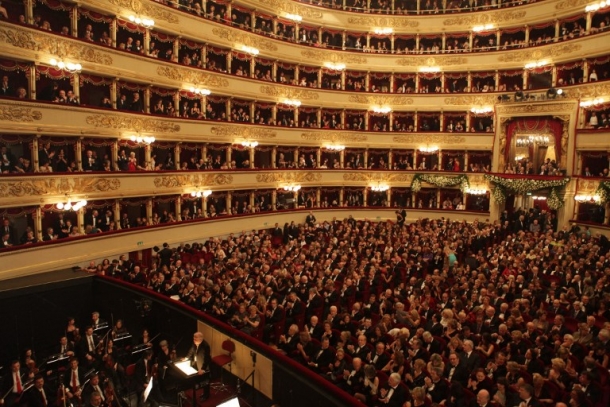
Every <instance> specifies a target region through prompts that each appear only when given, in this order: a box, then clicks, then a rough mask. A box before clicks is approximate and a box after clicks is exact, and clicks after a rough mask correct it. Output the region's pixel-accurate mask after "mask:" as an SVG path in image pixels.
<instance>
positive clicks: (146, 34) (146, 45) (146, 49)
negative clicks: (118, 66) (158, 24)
mask: <svg viewBox="0 0 610 407" xmlns="http://www.w3.org/2000/svg"><path fill="white" fill-rule="evenodd" d="M142 45H143V46H144V54H145V55H148V53H149V52H150V29H148V28H147V29H146V30H145V31H144V44H142Z"/></svg>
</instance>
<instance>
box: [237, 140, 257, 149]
mask: <svg viewBox="0 0 610 407" xmlns="http://www.w3.org/2000/svg"><path fill="white" fill-rule="evenodd" d="M241 145H242V146H244V147H246V148H254V147H256V146H258V141H242V142H241Z"/></svg>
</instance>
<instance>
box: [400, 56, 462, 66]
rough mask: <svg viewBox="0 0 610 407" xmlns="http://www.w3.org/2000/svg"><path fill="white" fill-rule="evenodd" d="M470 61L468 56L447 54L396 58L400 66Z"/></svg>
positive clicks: (446, 64)
mask: <svg viewBox="0 0 610 407" xmlns="http://www.w3.org/2000/svg"><path fill="white" fill-rule="evenodd" d="M467 63H468V58H465V57H457V56H447V57H429V58H426V59H425V60H423V59H421V58H413V57H403V58H398V59H397V60H396V64H397V65H400V66H441V67H446V66H450V65H465V64H467Z"/></svg>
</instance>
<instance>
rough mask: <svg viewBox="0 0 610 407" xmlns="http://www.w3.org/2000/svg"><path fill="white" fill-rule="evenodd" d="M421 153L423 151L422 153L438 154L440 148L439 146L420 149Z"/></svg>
mask: <svg viewBox="0 0 610 407" xmlns="http://www.w3.org/2000/svg"><path fill="white" fill-rule="evenodd" d="M419 151H421V152H422V153H436V152H437V151H438V147H437V146H426V147H420V148H419Z"/></svg>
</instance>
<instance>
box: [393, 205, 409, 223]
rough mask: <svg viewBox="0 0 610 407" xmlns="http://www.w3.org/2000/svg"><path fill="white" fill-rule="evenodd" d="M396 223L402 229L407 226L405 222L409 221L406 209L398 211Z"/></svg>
mask: <svg viewBox="0 0 610 407" xmlns="http://www.w3.org/2000/svg"><path fill="white" fill-rule="evenodd" d="M395 213H396V223H397V224H398V226H400V227H402V225H404V224H405V220H406V219H407V211H406V209H405V208H402V209H400V210H397V211H396V212H395Z"/></svg>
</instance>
